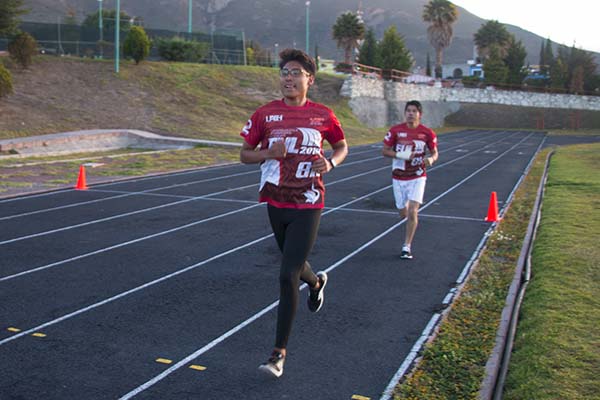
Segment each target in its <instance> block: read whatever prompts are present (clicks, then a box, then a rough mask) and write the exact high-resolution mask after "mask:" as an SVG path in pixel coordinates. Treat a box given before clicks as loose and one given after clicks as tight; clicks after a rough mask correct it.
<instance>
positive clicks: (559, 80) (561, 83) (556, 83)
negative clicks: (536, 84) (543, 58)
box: [550, 57, 569, 89]
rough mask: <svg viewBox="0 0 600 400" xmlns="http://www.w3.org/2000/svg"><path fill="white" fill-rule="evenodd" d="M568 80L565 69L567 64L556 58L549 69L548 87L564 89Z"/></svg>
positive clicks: (567, 73)
mask: <svg viewBox="0 0 600 400" xmlns="http://www.w3.org/2000/svg"><path fill="white" fill-rule="evenodd" d="M568 78H569V71H568V69H567V64H566V63H565V62H564V61H563V60H562V58H560V57H557V58H556V60H554V62H553V63H552V67H551V68H550V86H552V87H553V88H555V89H565V86H566V84H567V79H568Z"/></svg>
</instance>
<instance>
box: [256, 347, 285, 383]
mask: <svg viewBox="0 0 600 400" xmlns="http://www.w3.org/2000/svg"><path fill="white" fill-rule="evenodd" d="M284 362H285V357H284V356H283V354H281V353H280V352H278V351H274V352H273V353H272V354H271V357H269V359H268V360H267V362H265V363H262V364H260V365H259V366H258V369H259V370H260V371H263V372H264V373H266V374H268V375H270V376H274V377H276V378H279V377H280V376H281V375H283V363H284Z"/></svg>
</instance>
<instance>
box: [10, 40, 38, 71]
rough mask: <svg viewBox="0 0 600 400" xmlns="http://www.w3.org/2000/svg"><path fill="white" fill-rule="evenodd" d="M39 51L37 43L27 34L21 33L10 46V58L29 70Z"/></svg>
mask: <svg viewBox="0 0 600 400" xmlns="http://www.w3.org/2000/svg"><path fill="white" fill-rule="evenodd" d="M36 51H37V42H36V41H35V39H34V38H33V36H31V35H30V34H29V33H27V32H21V33H19V34H18V35H17V36H15V38H14V39H13V40H12V41H11V42H10V43H9V44H8V53H9V54H10V58H12V59H13V60H15V61H16V62H17V63H18V64H19V65H20V66H21V67H23V68H27V67H29V66H30V65H31V63H32V62H33V56H34V55H35V54H36Z"/></svg>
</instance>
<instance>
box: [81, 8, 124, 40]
mask: <svg viewBox="0 0 600 400" xmlns="http://www.w3.org/2000/svg"><path fill="white" fill-rule="evenodd" d="M99 13H100V12H99V11H96V12H95V13H92V14H88V15H87V17H85V19H84V20H83V23H82V27H84V28H86V29H91V30H93V31H94V32H97V30H98V22H99V21H100V14H99ZM116 16H117V11H116V10H111V9H105V10H103V11H102V30H103V31H104V39H105V40H110V41H112V40H114V34H115V23H116V22H115V21H116ZM131 19H132V18H131V17H130V16H129V15H127V13H126V12H125V11H121V15H120V24H119V25H120V28H121V34H125V35H127V32H129V29H130V27H131Z"/></svg>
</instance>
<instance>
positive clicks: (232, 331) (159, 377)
mask: <svg viewBox="0 0 600 400" xmlns="http://www.w3.org/2000/svg"><path fill="white" fill-rule="evenodd" d="M520 143H521V142H519V143H517V144H515V145H514V146H513V147H511V148H510V149H509V150H506V151H505V152H504V153H502V154H501V155H499V156H498V157H496V158H495V159H494V160H492V161H490V162H488V163H487V164H486V165H484V166H483V167H481V168H479V169H477V170H476V171H475V172H473V173H472V174H470V175H469V176H467V177H466V178H464V179H463V180H461V181H460V182H459V183H457V184H455V185H454V186H452V187H451V188H450V189H448V190H446V191H445V192H444V193H442V194H440V195H439V196H437V197H436V198H435V199H433V200H431V201H430V202H429V203H427V204H426V205H425V206H424V207H423V209H425V208H427V207H429V206H430V205H431V204H433V203H434V202H435V201H437V200H438V199H440V198H441V197H443V196H445V195H446V194H448V193H450V192H452V191H453V190H455V189H456V188H458V187H459V186H461V185H462V184H464V183H465V182H466V181H468V180H469V179H471V178H472V177H473V176H475V175H476V174H478V173H479V172H481V171H483V170H484V169H485V168H487V167H488V166H489V165H491V164H492V163H494V162H496V161H497V160H498V159H500V158H501V157H502V156H503V155H505V154H507V153H508V152H509V151H511V150H512V149H514V148H515V147H517V146H518V145H519V144H520ZM391 186H392V185H389V186H387V187H385V188H382V189H380V190H379V191H381V190H384V189H387V188H390V187H391ZM363 197H364V196H363ZM405 221H406V219H403V220H402V221H400V222H398V223H396V224H394V225H393V226H391V227H390V228H388V229H386V230H385V231H384V232H382V233H380V234H379V235H377V236H375V237H374V238H372V239H371V240H369V241H368V242H367V243H365V244H363V245H362V246H360V247H359V248H357V249H356V250H354V251H353V252H351V253H349V254H348V255H346V256H345V257H344V258H342V259H340V260H339V261H337V262H336V263H334V264H332V265H331V266H330V267H328V268H327V269H326V270H325V271H326V272H331V271H333V270H334V269H335V268H337V267H338V266H340V265H341V264H343V263H344V262H345V261H347V260H348V259H350V258H352V257H353V256H355V255H356V254H358V253H360V252H362V251H363V250H364V249H366V248H368V247H369V246H370V245H371V244H373V243H375V242H376V241H378V240H379V239H381V238H382V237H384V236H386V235H387V234H389V233H390V232H392V231H393V230H395V229H396V228H398V227H399V226H400V225H402V224H403V223H404V222H405ZM306 287H307V285H306V284H303V285H302V286H301V287H300V290H303V289H304V288H306ZM278 303H279V302H278V301H275V302H273V303H271V304H270V305H269V306H267V307H265V308H263V309H262V310H261V311H259V312H258V313H256V314H254V315H253V316H252V317H250V318H248V319H246V320H245V321H243V322H242V323H240V324H238V325H237V326H235V327H234V328H232V329H230V330H229V331H227V332H226V333H224V334H223V335H221V336H219V337H217V338H216V339H214V340H212V341H211V342H210V343H208V344H207V345H205V346H203V347H202V348H200V349H198V350H197V351H195V352H193V353H192V354H190V355H188V356H187V357H185V358H183V359H182V360H180V361H179V362H177V363H176V364H174V365H173V366H172V367H170V368H168V369H166V370H165V371H163V372H162V373H160V374H159V375H157V376H155V377H154V378H152V379H150V380H149V381H147V382H145V383H144V384H142V385H140V386H138V387H137V388H135V389H133V390H131V391H130V392H128V393H127V394H125V395H123V396H121V397H120V399H119V400H127V399H130V398H132V397H134V396H136V395H138V394H139V393H141V392H143V391H144V390H146V389H148V388H150V387H151V386H154V385H155V384H156V383H158V382H160V381H161V380H162V379H164V378H166V377H167V376H169V375H170V374H172V373H173V372H175V371H176V370H178V369H179V368H181V367H182V366H184V365H186V364H187V363H188V362H190V361H191V360H193V359H195V358H197V357H199V356H200V355H202V354H203V353H205V352H207V351H208V350H210V349H212V348H213V347H215V346H216V345H217V344H219V343H221V342H223V341H224V340H225V339H227V338H228V337H230V336H232V335H233V334H235V333H237V332H239V331H240V330H241V329H243V328H245V327H246V326H248V325H250V324H251V323H252V322H254V321H256V320H257V319H259V318H260V317H262V316H263V315H265V314H266V313H267V312H269V311H271V310H272V309H274V308H275V307H276V306H277V304H278ZM438 319H439V314H438V317H435V316H434V318H432V320H431V321H430V323H429V324H428V325H427V327H426V330H424V331H423V334H422V335H421V337H420V338H419V340H417V342H416V343H415V345H414V346H413V349H416V348H420V347H421V346H422V344H423V343H424V342H425V340H426V339H427V337H428V336H429V333H430V332H431V330H432V329H433V327H434V326H435V323H437V321H438ZM426 333H427V335H426ZM0 344H2V343H1V342H0ZM411 353H413V351H411ZM414 353H415V355H416V353H417V351H416V350H415V351H414ZM409 357H410V354H409ZM404 364H406V360H405V363H403V365H404ZM406 368H408V366H406ZM399 372H400V370H399V371H398V372H397V373H396V374H395V375H394V377H396V375H398V374H399ZM390 386H391V383H390V384H389V385H388V388H389V387H390ZM386 390H387V389H386Z"/></svg>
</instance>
